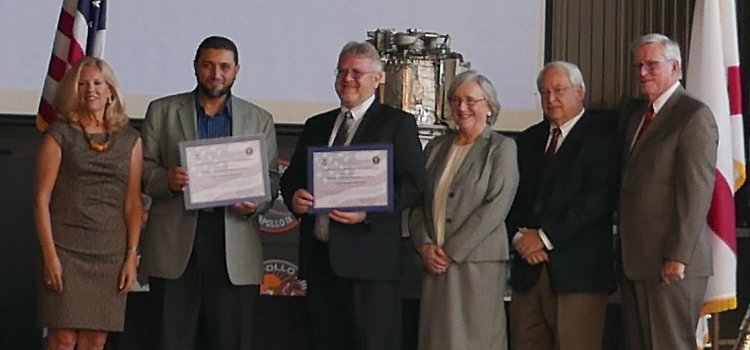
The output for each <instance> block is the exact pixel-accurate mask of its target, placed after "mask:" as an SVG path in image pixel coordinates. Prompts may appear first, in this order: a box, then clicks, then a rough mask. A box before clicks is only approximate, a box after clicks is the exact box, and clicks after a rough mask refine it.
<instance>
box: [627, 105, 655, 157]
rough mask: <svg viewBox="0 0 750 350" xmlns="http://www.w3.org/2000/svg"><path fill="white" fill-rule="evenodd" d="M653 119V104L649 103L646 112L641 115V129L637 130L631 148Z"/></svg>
mask: <svg viewBox="0 0 750 350" xmlns="http://www.w3.org/2000/svg"><path fill="white" fill-rule="evenodd" d="M653 120H654V105H652V104H649V105H648V109H647V110H646V114H644V115H643V122H641V129H640V130H638V135H636V136H635V141H633V147H631V149H633V148H635V145H636V144H637V143H638V140H640V139H641V136H642V135H643V133H645V132H646V129H648V126H649V125H651V122H652V121H653Z"/></svg>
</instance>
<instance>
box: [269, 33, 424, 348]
mask: <svg viewBox="0 0 750 350" xmlns="http://www.w3.org/2000/svg"><path fill="white" fill-rule="evenodd" d="M381 75H382V63H381V61H380V57H379V55H378V52H377V50H376V49H375V47H373V46H372V45H371V44H369V43H356V42H352V43H349V44H347V45H346V46H344V48H343V49H342V50H341V53H340V54H339V59H338V66H337V70H336V84H335V86H336V92H337V94H338V96H339V99H340V101H341V107H340V108H336V109H334V110H331V111H328V112H325V113H322V114H319V115H316V116H314V117H311V118H310V119H308V120H307V122H306V123H305V127H304V129H303V131H302V135H301V136H300V138H299V141H298V142H297V147H296V149H295V151H294V155H293V156H292V159H291V162H290V164H289V167H288V168H287V170H286V171H285V172H284V176H283V177H282V179H281V191H282V195H283V197H284V201H285V202H286V204H287V206H289V208H291V210H292V211H293V212H294V213H295V214H296V215H298V216H300V217H301V218H302V225H301V229H300V259H299V264H300V275H301V276H302V277H305V278H307V282H308V284H307V299H308V303H309V307H310V316H311V320H312V334H313V346H314V348H315V349H320V350H323V349H325V350H335V349H341V350H352V349H355V350H376V349H382V350H394V349H396V350H397V349H399V348H400V342H401V337H400V331H401V306H400V305H401V296H400V286H399V283H400V278H401V262H400V259H401V258H400V255H399V249H400V242H401V212H402V211H403V210H404V209H406V208H407V207H410V206H412V205H414V204H416V203H417V202H418V201H419V199H420V198H421V195H422V191H423V189H424V184H425V178H426V175H425V168H424V166H425V161H424V155H423V154H422V147H421V145H420V143H419V138H418V136H417V127H416V121H415V119H414V116H412V115H410V114H407V113H405V112H402V111H400V110H396V109H393V108H390V107H388V106H384V105H381V104H380V103H378V101H377V100H376V99H375V89H376V88H377V87H378V84H379V82H380V77H381ZM384 143H390V144H392V145H393V153H394V163H393V167H394V168H393V169H394V181H395V184H394V188H395V191H394V192H395V194H394V196H395V198H394V206H395V208H394V210H393V211H392V212H381V213H376V212H345V211H338V210H334V211H332V212H331V213H329V214H328V215H311V214H309V213H308V211H309V209H310V207H311V206H312V204H313V201H314V198H313V196H312V195H311V194H310V192H309V191H308V188H309V184H308V183H307V173H308V169H307V149H308V147H311V146H331V145H350V144H351V145H362V144H384Z"/></svg>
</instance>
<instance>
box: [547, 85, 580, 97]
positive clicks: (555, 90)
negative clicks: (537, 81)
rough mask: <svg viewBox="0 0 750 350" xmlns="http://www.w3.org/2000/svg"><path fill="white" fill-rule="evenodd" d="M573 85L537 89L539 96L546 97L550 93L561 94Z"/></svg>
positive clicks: (553, 94)
mask: <svg viewBox="0 0 750 350" xmlns="http://www.w3.org/2000/svg"><path fill="white" fill-rule="evenodd" d="M573 86H575V85H569V86H564V87H556V88H551V89H539V92H538V94H539V96H541V97H547V96H549V95H552V96H561V95H562V94H564V93H565V91H567V90H568V89H570V88H572V87H573Z"/></svg>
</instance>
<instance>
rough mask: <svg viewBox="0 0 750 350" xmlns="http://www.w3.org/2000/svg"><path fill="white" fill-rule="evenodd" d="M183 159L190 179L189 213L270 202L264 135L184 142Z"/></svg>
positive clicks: (187, 201) (187, 192)
mask: <svg viewBox="0 0 750 350" xmlns="http://www.w3.org/2000/svg"><path fill="white" fill-rule="evenodd" d="M180 157H181V159H182V166H183V167H184V168H185V170H186V171H187V173H188V176H189V177H190V183H189V184H188V185H187V186H185V196H184V197H185V208H186V209H200V208H209V207H220V206H225V205H231V204H234V203H237V202H243V201H264V200H270V199H271V183H270V179H269V178H268V159H267V158H268V156H267V155H266V139H265V137H264V135H263V134H256V135H244V136H230V137H220V138H213V139H205V140H195V141H183V142H180Z"/></svg>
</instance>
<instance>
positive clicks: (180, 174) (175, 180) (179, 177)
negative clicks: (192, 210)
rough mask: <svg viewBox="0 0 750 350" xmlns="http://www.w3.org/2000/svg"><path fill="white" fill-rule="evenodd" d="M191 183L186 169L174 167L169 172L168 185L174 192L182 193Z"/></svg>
mask: <svg viewBox="0 0 750 350" xmlns="http://www.w3.org/2000/svg"><path fill="white" fill-rule="evenodd" d="M189 182H190V177H188V174H187V171H185V169H184V168H180V167H174V168H171V169H169V171H168V172H167V183H168V185H169V189H170V190H172V192H182V189H183V188H184V187H185V186H187V184H188V183H189Z"/></svg>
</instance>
